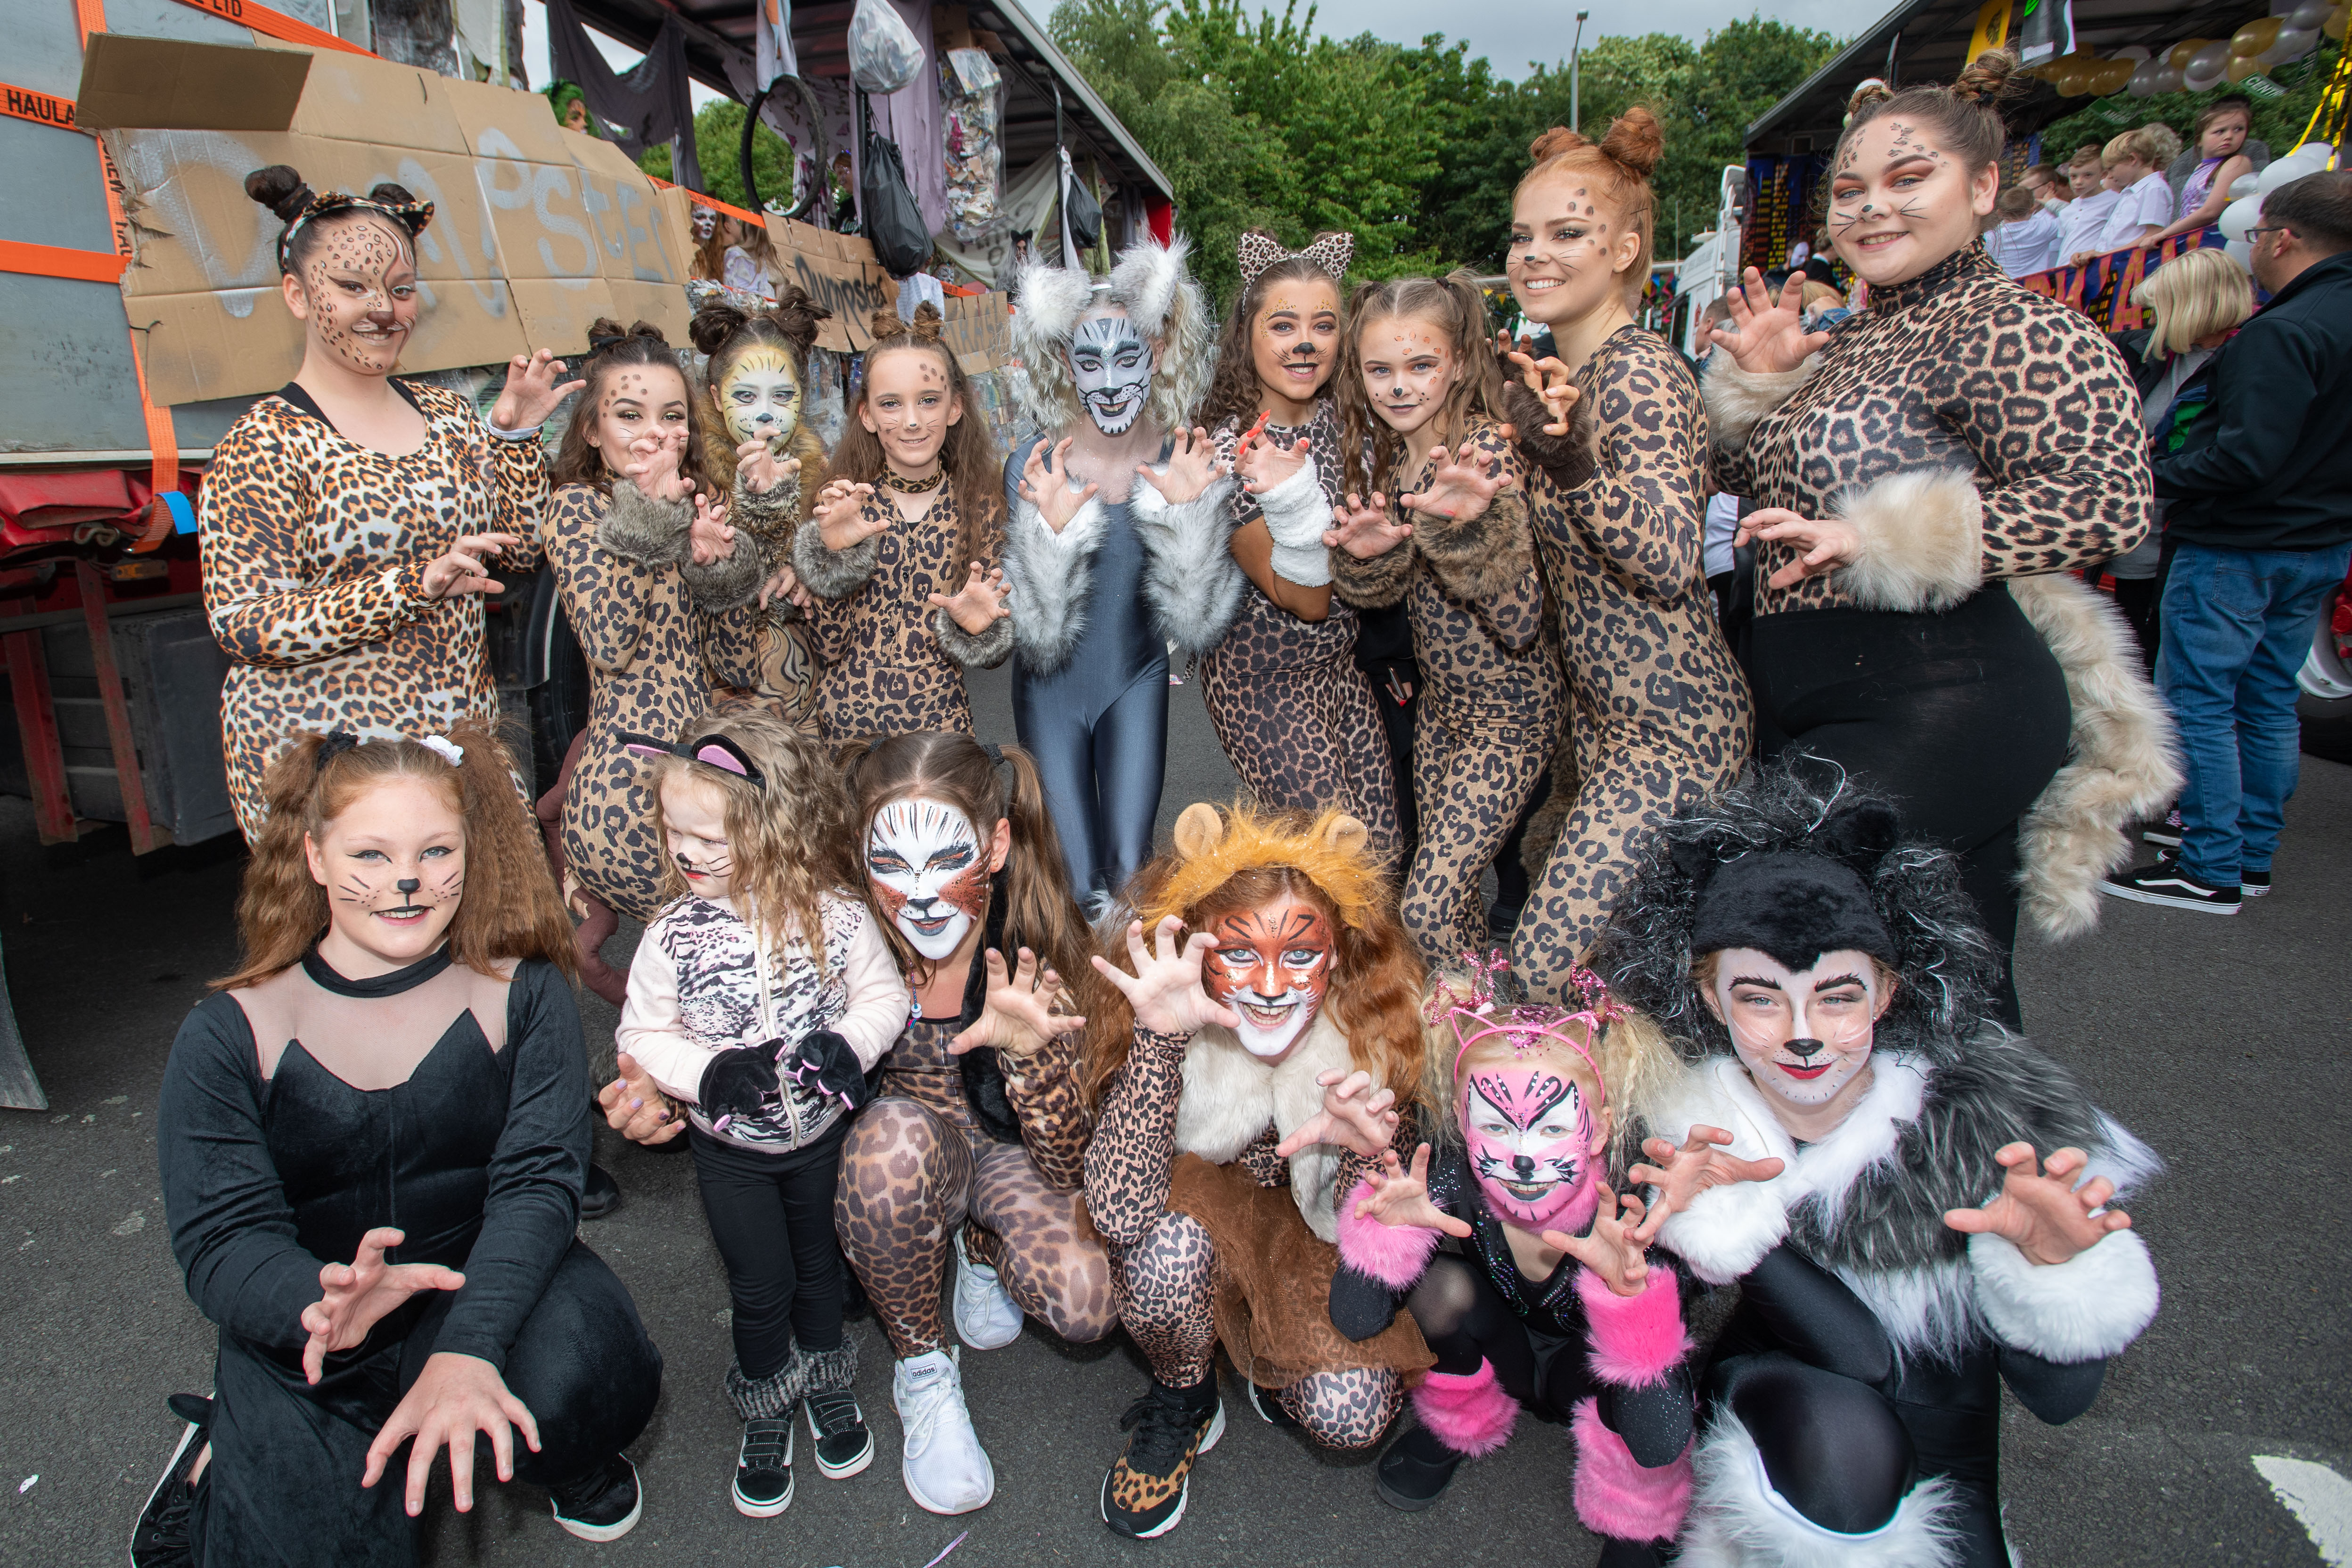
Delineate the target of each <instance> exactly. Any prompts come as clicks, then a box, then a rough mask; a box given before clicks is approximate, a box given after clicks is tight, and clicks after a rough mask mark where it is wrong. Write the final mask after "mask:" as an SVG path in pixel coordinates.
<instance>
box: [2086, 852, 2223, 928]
mask: <svg viewBox="0 0 2352 1568" xmlns="http://www.w3.org/2000/svg"><path fill="white" fill-rule="evenodd" d="M2099 891H2101V892H2103V893H2105V894H2106V895H2107V896H2108V897H2109V898H2114V899H2129V900H2131V901H2132V902H2133V903H2136V904H2157V905H2160V906H2162V907H2163V908H2166V909H2173V910H2198V911H2200V913H2203V914H2209V915H2234V914H2236V913H2237V912H2238V898H2239V894H2238V889H2235V888H2209V887H2207V886H2206V885H2205V884H2204V883H2202V882H2200V881H2199V880H2198V879H2196V878H2194V877H2192V876H2190V875H2189V873H2188V872H2186V871H2184V870H2182V869H2181V868H2180V862H2179V861H2178V860H2158V862H2157V863H2156V864H2155V865H2153V866H2147V867H2143V868H2140V869H2139V870H2137V871H2118V872H2116V874H2115V875H2114V876H2112V877H2110V878H2108V879H2106V880H2105V881H2104V882H2102V883H2100V884H2099Z"/></svg>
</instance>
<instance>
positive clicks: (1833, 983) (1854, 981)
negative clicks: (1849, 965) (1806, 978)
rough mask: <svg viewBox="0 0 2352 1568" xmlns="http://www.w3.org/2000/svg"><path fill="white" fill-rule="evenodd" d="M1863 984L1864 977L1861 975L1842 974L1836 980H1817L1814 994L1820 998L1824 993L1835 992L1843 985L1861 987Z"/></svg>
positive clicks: (1814, 983) (1814, 985) (1814, 984)
mask: <svg viewBox="0 0 2352 1568" xmlns="http://www.w3.org/2000/svg"><path fill="white" fill-rule="evenodd" d="M1862 983H1863V980H1862V976H1861V975H1859V974H1841V975H1839V976H1838V977H1837V978H1836V979H1834V980H1817V981H1815V982H1813V994H1814V995H1816V996H1818V995H1820V994H1822V992H1824V991H1834V990H1836V989H1837V988H1838V987H1839V986H1841V985H1860V984H1862Z"/></svg>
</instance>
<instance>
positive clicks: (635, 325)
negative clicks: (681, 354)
mask: <svg viewBox="0 0 2352 1568" xmlns="http://www.w3.org/2000/svg"><path fill="white" fill-rule="evenodd" d="M629 336H631V337H633V338H651V339H653V341H654V342H657V343H659V344H661V346H662V347H664V348H667V347H669V334H668V333H667V332H665V331H662V330H661V329H660V328H659V327H657V326H656V325H654V324H653V323H652V322H651V321H632V322H630V323H629Z"/></svg>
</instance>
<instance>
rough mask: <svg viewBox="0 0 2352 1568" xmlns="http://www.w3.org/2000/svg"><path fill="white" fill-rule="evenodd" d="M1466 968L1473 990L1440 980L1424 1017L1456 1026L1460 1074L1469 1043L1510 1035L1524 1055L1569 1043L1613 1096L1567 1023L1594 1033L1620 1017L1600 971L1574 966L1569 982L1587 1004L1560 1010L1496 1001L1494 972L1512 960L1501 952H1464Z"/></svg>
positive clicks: (1594, 1078) (1512, 1043) (1512, 1044)
mask: <svg viewBox="0 0 2352 1568" xmlns="http://www.w3.org/2000/svg"><path fill="white" fill-rule="evenodd" d="M1462 958H1463V964H1464V967H1465V968H1466V969H1467V970H1468V971H1469V972H1470V989H1469V992H1468V994H1466V995H1465V994H1464V993H1462V992H1461V991H1458V990H1456V989H1455V988H1454V986H1453V985H1452V984H1448V983H1447V982H1444V981H1440V982H1438V984H1436V986H1435V987H1434V988H1433V989H1432V990H1431V992H1430V994H1429V1002H1428V1005H1427V1006H1426V1007H1425V1008H1424V1010H1423V1016H1424V1017H1426V1018H1427V1019H1428V1021H1429V1022H1431V1023H1433V1024H1435V1023H1440V1022H1443V1023H1445V1024H1448V1025H1451V1026H1452V1027H1453V1029H1454V1039H1455V1041H1456V1042H1458V1043H1457V1044H1456V1046H1455V1047H1454V1074H1455V1076H1456V1077H1459V1076H1460V1074H1461V1071H1462V1058H1464V1057H1465V1056H1468V1055H1469V1054H1470V1047H1473V1046H1475V1045H1477V1044H1479V1043H1480V1042H1482V1041H1485V1040H1487V1039H1490V1038H1492V1037H1495V1036H1496V1035H1501V1036H1504V1037H1507V1039H1508V1040H1509V1042H1510V1047H1511V1050H1512V1053H1513V1054H1514V1055H1516V1056H1521V1057H1524V1056H1526V1055H1527V1054H1528V1052H1530V1051H1534V1050H1537V1049H1539V1048H1541V1047H1545V1046H1549V1045H1560V1046H1566V1047H1568V1048H1569V1049H1570V1050H1571V1051H1574V1052H1575V1053H1576V1054H1577V1055H1578V1056H1579V1057H1580V1058H1582V1059H1583V1062H1584V1065H1585V1066H1586V1067H1588V1068H1591V1069H1592V1081H1593V1082H1594V1083H1595V1084H1597V1085H1599V1086H1600V1089H1601V1100H1602V1101H1603V1102H1604V1103H1605V1102H1606V1101H1607V1099H1608V1095H1609V1084H1608V1080H1607V1079H1604V1078H1602V1077H1601V1067H1600V1064H1599V1063H1597V1062H1595V1061H1594V1060H1593V1059H1592V1053H1591V1050H1589V1049H1587V1048H1586V1047H1585V1044H1584V1042H1583V1041H1582V1040H1580V1039H1578V1038H1577V1037H1575V1036H1574V1035H1572V1034H1570V1033H1569V1032H1568V1030H1567V1026H1569V1025H1570V1024H1578V1023H1580V1024H1582V1025H1583V1026H1584V1027H1585V1031H1586V1033H1587V1034H1589V1035H1591V1037H1594V1038H1598V1037H1600V1034H1601V1030H1602V1029H1604V1028H1606V1027H1607V1026H1608V1024H1609V1021H1610V1020H1611V1019H1612V1018H1614V1017H1615V1016H1617V1005H1616V1003H1615V1002H1613V1001H1612V1000H1611V998H1610V995H1609V988H1608V986H1607V985H1605V984H1602V982H1601V976H1599V975H1598V974H1595V973H1592V971H1591V970H1589V969H1584V968H1577V969H1571V970H1570V972H1569V977H1568V983H1569V986H1570V989H1571V990H1573V991H1574V992H1575V993H1576V996H1577V1000H1578V1001H1580V1003H1582V1004H1583V1005H1582V1006H1581V1007H1580V1008H1579V1009H1578V1010H1577V1011H1575V1012H1573V1013H1562V1012H1560V1011H1559V1009H1557V1008H1554V1007H1546V1006H1535V1005H1521V1006H1515V1007H1514V1006H1505V1005H1501V1004H1500V1003H1498V1002H1497V1001H1496V997H1495V990H1494V981H1493V979H1492V976H1494V975H1495V974H1497V973H1501V972H1502V971H1503V970H1504V969H1505V968H1506V967H1507V965H1508V963H1509V961H1508V960H1507V959H1506V958H1505V957H1504V956H1503V955H1502V954H1501V953H1500V952H1496V953H1495V954H1493V955H1492V956H1491V957H1490V958H1486V959H1481V958H1480V957H1479V956H1478V955H1477V954H1475V953H1469V952H1465V953H1464V954H1463V955H1462Z"/></svg>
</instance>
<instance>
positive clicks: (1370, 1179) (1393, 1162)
mask: <svg viewBox="0 0 2352 1568" xmlns="http://www.w3.org/2000/svg"><path fill="white" fill-rule="evenodd" d="M1364 1181H1365V1183H1366V1184H1367V1185H1369V1186H1370V1188H1371V1189H1372V1195H1371V1196H1370V1197H1368V1198H1362V1199H1359V1200H1358V1201H1357V1204H1356V1217H1357V1218H1358V1219H1371V1220H1378V1221H1380V1223H1381V1224H1382V1225H1385V1226H1416V1227H1418V1228H1420V1229H1422V1230H1442V1231H1444V1233H1445V1234H1446V1235H1448V1236H1452V1237H1461V1238H1463V1239H1465V1240H1467V1239H1468V1238H1469V1236H1470V1222H1469V1221H1467V1220H1459V1219H1455V1218H1454V1216H1453V1215H1450V1214H1447V1213H1446V1212H1445V1211H1444V1209H1442V1208H1439V1207H1438V1206H1437V1205H1435V1204H1434V1203H1433V1202H1431V1201H1430V1196H1429V1145H1428V1144H1426V1143H1423V1145H1422V1146H1421V1147H1420V1148H1418V1149H1416V1150H1414V1151H1413V1152H1412V1169H1411V1170H1407V1169H1405V1167H1404V1164H1403V1163H1402V1161H1400V1160H1399V1159H1398V1158H1397V1155H1396V1151H1395V1150H1393V1149H1383V1150H1381V1168H1380V1169H1379V1170H1377V1171H1374V1172H1371V1173H1370V1174H1368V1175H1366V1176H1365V1178H1364Z"/></svg>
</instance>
